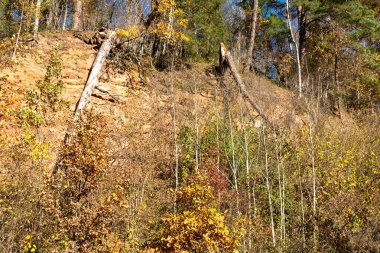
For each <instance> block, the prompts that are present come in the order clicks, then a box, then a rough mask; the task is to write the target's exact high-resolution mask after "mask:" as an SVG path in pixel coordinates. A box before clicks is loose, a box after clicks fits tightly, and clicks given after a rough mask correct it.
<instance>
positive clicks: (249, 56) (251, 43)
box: [244, 0, 259, 70]
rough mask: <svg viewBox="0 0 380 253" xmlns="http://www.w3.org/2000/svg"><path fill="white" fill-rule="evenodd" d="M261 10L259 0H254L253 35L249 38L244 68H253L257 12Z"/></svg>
mask: <svg viewBox="0 0 380 253" xmlns="http://www.w3.org/2000/svg"><path fill="white" fill-rule="evenodd" d="M258 10H259V0H253V13H252V21H251V35H250V38H249V47H248V53H247V62H246V64H245V67H244V70H248V69H251V68H252V58H253V49H254V46H255V37H256V25H257V13H258Z"/></svg>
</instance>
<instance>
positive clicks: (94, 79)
mask: <svg viewBox="0 0 380 253" xmlns="http://www.w3.org/2000/svg"><path fill="white" fill-rule="evenodd" d="M114 35H115V32H113V31H112V32H111V33H110V35H109V36H108V38H107V39H106V40H105V41H104V42H103V43H102V46H101V47H100V49H99V52H98V54H97V55H96V58H95V60H94V62H93V64H92V67H91V71H90V74H89V75H88V78H87V82H86V85H85V86H84V89H83V92H82V95H81V97H80V99H79V101H78V103H77V105H76V107H75V111H74V128H75V125H76V123H77V122H78V121H79V119H80V116H81V114H82V112H83V110H84V109H85V107H86V105H87V103H88V101H89V100H90V97H91V95H92V93H93V91H94V89H95V87H96V86H97V85H98V83H99V79H98V75H99V72H100V71H101V69H102V66H103V64H104V61H105V60H106V58H107V56H108V54H109V53H110V51H111V48H112V37H113V36H114ZM73 130H75V129H70V131H67V133H66V136H65V143H68V142H69V140H70V137H71V136H72V135H73Z"/></svg>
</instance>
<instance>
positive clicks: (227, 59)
mask: <svg viewBox="0 0 380 253" xmlns="http://www.w3.org/2000/svg"><path fill="white" fill-rule="evenodd" d="M219 59H220V60H219V61H220V68H221V69H222V73H224V69H225V68H226V66H228V67H229V69H230V70H231V73H232V76H233V77H234V79H235V81H236V84H237V85H238V87H239V89H240V92H241V95H242V96H243V99H244V100H246V101H247V102H248V103H249V104H250V105H251V107H252V108H253V110H255V111H256V112H257V113H258V114H259V116H260V117H261V118H262V119H263V120H264V121H265V123H267V124H268V125H269V126H270V127H271V128H273V129H274V128H275V125H274V124H273V123H272V122H271V121H270V120H269V119H268V117H267V116H266V115H265V113H264V111H263V110H262V109H261V108H260V106H259V105H258V104H257V103H256V102H255V101H254V100H253V98H252V97H251V95H249V93H248V92H247V89H246V87H245V84H244V82H243V80H242V78H241V76H240V75H239V72H238V71H237V68H236V65H235V62H234V60H233V58H232V55H231V53H230V52H229V51H228V50H227V48H226V46H225V45H224V44H223V43H220V55H219Z"/></svg>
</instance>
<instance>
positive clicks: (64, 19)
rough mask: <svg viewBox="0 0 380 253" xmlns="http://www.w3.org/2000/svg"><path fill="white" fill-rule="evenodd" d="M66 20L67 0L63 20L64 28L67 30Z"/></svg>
mask: <svg viewBox="0 0 380 253" xmlns="http://www.w3.org/2000/svg"><path fill="white" fill-rule="evenodd" d="M66 22H67V0H66V1H65V14H64V15H63V22H62V30H63V31H65V30H66Z"/></svg>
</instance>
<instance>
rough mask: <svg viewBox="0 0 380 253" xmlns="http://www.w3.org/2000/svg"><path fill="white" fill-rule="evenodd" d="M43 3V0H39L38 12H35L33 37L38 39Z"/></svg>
mask: <svg viewBox="0 0 380 253" xmlns="http://www.w3.org/2000/svg"><path fill="white" fill-rule="evenodd" d="M41 3H42V0H37V4H36V12H35V14H34V28H33V37H34V39H35V40H37V38H38V27H39V25H40V15H41Z"/></svg>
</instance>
